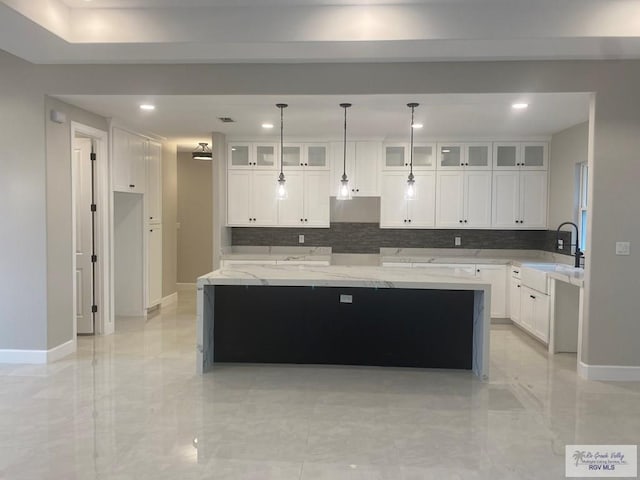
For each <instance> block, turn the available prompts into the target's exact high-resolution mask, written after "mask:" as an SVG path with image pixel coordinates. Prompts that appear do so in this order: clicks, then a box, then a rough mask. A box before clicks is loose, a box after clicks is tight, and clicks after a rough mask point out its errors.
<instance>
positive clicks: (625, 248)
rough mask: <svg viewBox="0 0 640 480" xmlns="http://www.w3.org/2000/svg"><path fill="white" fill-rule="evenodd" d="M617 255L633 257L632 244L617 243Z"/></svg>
mask: <svg viewBox="0 0 640 480" xmlns="http://www.w3.org/2000/svg"><path fill="white" fill-rule="evenodd" d="M616 255H631V242H616Z"/></svg>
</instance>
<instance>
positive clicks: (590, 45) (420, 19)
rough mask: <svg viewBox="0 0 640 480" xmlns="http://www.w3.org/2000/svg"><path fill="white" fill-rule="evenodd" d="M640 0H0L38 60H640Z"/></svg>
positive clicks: (1, 35)
mask: <svg viewBox="0 0 640 480" xmlns="http://www.w3.org/2000/svg"><path fill="white" fill-rule="evenodd" d="M638 18H640V0H563V1H559V0H422V1H419V0H374V1H371V0H369V1H364V0H130V1H129V0H92V1H85V0H0V49H2V50H6V51H8V52H10V53H12V54H14V55H16V56H19V57H21V58H24V59H26V60H28V61H31V62H34V63H42V64H54V63H60V64H65V63H211V62H218V63H223V62H380V61H385V62H389V61H390V62H394V61H434V60H443V61H447V60H513V59H605V58H640V22H639V21H638Z"/></svg>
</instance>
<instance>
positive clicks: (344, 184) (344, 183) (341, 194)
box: [336, 103, 351, 200]
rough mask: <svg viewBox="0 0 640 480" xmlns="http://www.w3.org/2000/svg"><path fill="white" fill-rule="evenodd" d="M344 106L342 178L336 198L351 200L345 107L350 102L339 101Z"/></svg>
mask: <svg viewBox="0 0 640 480" xmlns="http://www.w3.org/2000/svg"><path fill="white" fill-rule="evenodd" d="M340 106H341V107H342V108H344V146H343V147H344V151H343V153H344V156H343V158H342V179H341V180H340V188H339V189H338V196H337V197H336V198H337V199H338V200H351V188H349V179H348V178H347V108H349V107H350V106H351V104H350V103H341V104H340Z"/></svg>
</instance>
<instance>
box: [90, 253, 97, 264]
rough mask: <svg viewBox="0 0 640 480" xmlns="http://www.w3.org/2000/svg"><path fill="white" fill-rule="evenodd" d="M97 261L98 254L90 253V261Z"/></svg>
mask: <svg viewBox="0 0 640 480" xmlns="http://www.w3.org/2000/svg"><path fill="white" fill-rule="evenodd" d="M97 261H98V255H91V263H96V262H97Z"/></svg>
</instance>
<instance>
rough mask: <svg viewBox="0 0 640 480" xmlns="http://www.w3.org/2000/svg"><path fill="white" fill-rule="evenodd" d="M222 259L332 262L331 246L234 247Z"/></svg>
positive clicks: (223, 254)
mask: <svg viewBox="0 0 640 480" xmlns="http://www.w3.org/2000/svg"><path fill="white" fill-rule="evenodd" d="M220 258H221V259H222V260H240V261H243V260H246V261H252V260H253V261H261V260H263V261H276V262H277V261H280V262H291V261H304V262H327V263H330V262H331V247H233V249H232V250H230V251H226V252H223V253H222V255H221V256H220Z"/></svg>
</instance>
